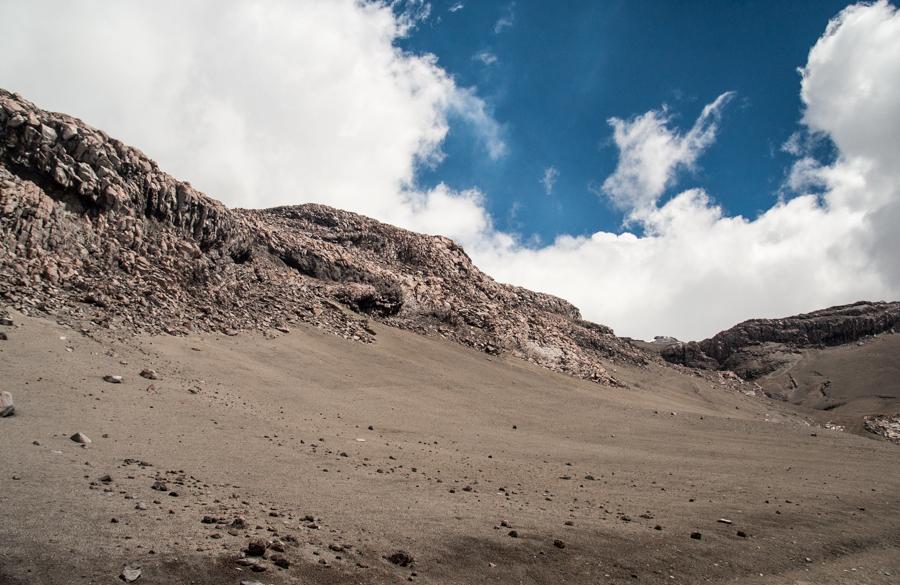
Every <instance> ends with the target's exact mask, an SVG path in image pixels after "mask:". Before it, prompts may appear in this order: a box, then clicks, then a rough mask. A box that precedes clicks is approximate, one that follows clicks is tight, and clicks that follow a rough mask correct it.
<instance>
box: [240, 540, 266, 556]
mask: <svg viewBox="0 0 900 585" xmlns="http://www.w3.org/2000/svg"><path fill="white" fill-rule="evenodd" d="M245 552H246V553H247V556H250V557H261V556H265V554H266V541H265V540H262V539H261V538H257V539H255V540H251V541H250V542H249V543H247V549H246V551H245Z"/></svg>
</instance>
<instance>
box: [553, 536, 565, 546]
mask: <svg viewBox="0 0 900 585" xmlns="http://www.w3.org/2000/svg"><path fill="white" fill-rule="evenodd" d="M553 546H555V547H556V548H566V543H564V542H563V541H561V540H559V539H558V538H557V539H556V540H554V541H553Z"/></svg>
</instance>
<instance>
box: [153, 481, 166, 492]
mask: <svg viewBox="0 0 900 585" xmlns="http://www.w3.org/2000/svg"><path fill="white" fill-rule="evenodd" d="M150 489H152V490H156V491H158V492H167V491H169V487H168V486H167V485H166V482H164V481H159V480H157V481H154V482H153V485H152V486H150Z"/></svg>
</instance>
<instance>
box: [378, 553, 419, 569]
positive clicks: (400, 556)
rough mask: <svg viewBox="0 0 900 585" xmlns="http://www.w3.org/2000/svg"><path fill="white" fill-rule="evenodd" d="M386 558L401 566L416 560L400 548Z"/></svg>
mask: <svg viewBox="0 0 900 585" xmlns="http://www.w3.org/2000/svg"><path fill="white" fill-rule="evenodd" d="M385 558H386V559H387V560H388V561H390V562H391V563H393V564H395V565H397V566H399V567H408V566H409V565H411V564H412V563H413V562H415V561H414V559H413V558H412V555H410V554H409V553H408V552H406V551H405V550H398V551H397V552H395V553H392V554H390V555H389V556H387V557H385Z"/></svg>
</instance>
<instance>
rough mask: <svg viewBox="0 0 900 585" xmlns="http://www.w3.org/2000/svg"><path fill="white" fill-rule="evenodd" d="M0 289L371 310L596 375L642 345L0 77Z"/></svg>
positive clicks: (260, 310) (279, 318)
mask: <svg viewBox="0 0 900 585" xmlns="http://www.w3.org/2000/svg"><path fill="white" fill-rule="evenodd" d="M0 303H2V304H8V305H12V306H15V307H18V308H19V309H24V310H26V311H39V312H47V313H53V314H55V315H56V316H57V318H58V319H59V320H61V321H66V322H71V323H73V324H81V325H82V326H83V327H85V328H87V329H90V328H91V327H97V326H100V327H107V328H112V329H126V330H129V331H145V332H153V333H158V332H166V333H170V334H184V333H187V332H191V331H221V332H226V333H235V332H237V331H239V330H241V329H269V328H284V327H286V326H287V325H289V324H291V323H297V322H305V323H311V324H314V325H316V326H318V327H321V328H323V329H325V330H328V331H330V332H333V333H336V334H339V335H342V336H344V337H346V338H348V339H354V340H358V341H362V342H367V341H372V340H373V333H372V331H371V329H370V328H369V327H368V325H367V320H368V319H377V320H379V321H383V322H385V323H387V324H390V325H393V326H397V327H402V328H405V329H410V330H414V331H418V332H421V333H426V334H435V335H441V336H444V337H447V338H449V339H452V340H455V341H457V342H460V343H463V344H466V345H468V346H471V347H474V348H478V349H481V350H484V351H487V352H491V353H501V352H508V353H511V354H513V355H516V356H518V357H521V358H524V359H526V360H529V361H531V362H533V363H536V364H539V365H542V366H544V367H547V368H550V369H553V370H557V371H560V372H565V373H569V374H573V375H576V376H578V377H581V378H585V379H590V380H595V381H598V382H601V383H606V384H617V383H618V382H617V381H616V380H615V378H614V377H613V376H612V375H611V374H610V372H609V371H608V370H607V366H608V365H609V364H610V363H616V362H620V363H622V362H626V363H630V364H643V363H646V360H647V357H646V354H644V353H643V352H642V351H641V350H639V349H637V348H635V347H634V346H632V345H631V344H630V343H628V342H627V341H625V340H622V339H619V338H617V337H616V336H615V335H614V334H613V332H612V330H610V329H609V328H607V327H604V326H602V325H597V324H594V323H589V322H587V321H583V320H582V319H581V317H580V314H579V312H578V310H577V309H576V308H575V307H574V306H572V305H571V304H569V303H568V302H566V301H564V300H562V299H559V298H556V297H553V296H550V295H546V294H541V293H535V292H532V291H529V290H525V289H522V288H519V287H513V286H508V285H504V284H500V283H497V282H495V281H494V280H492V279H491V278H489V277H488V276H486V275H485V274H483V273H482V272H481V271H479V270H478V269H477V268H476V267H475V266H474V265H473V264H472V262H471V260H470V259H469V257H468V256H467V255H466V254H465V252H464V251H463V250H462V249H461V248H460V247H459V246H458V245H456V244H455V243H453V242H452V241H451V240H449V239H447V238H442V237H432V236H425V235H421V234H416V233H412V232H409V231H406V230H401V229H398V228H395V227H392V226H389V225H386V224H382V223H380V222H377V221H375V220H372V219H368V218H365V217H362V216H359V215H356V214H353V213H348V212H344V211H339V210H336V209H332V208H329V207H326V206H322V205H311V204H310V205H300V206H293V207H282V208H275V209H267V210H238V209H228V208H226V207H225V206H224V205H222V204H221V203H219V202H218V201H216V200H214V199H211V198H209V197H207V196H205V195H204V194H202V193H200V192H198V191H197V190H196V189H194V188H192V187H191V185H190V184H188V183H185V182H182V181H178V180H177V179H174V178H173V177H171V176H169V175H168V174H166V173H164V172H162V171H161V170H160V169H159V167H158V166H157V165H156V163H155V162H153V161H152V160H150V159H149V158H147V157H146V156H145V155H144V154H143V153H141V152H140V151H139V150H137V149H135V148H132V147H129V146H126V145H124V144H122V143H121V142H119V141H118V140H115V139H112V138H110V137H109V136H107V135H106V134H105V133H103V132H101V131H99V130H96V129H94V128H91V127H89V126H87V125H86V124H84V123H82V122H81V121H80V120H77V119H75V118H72V117H70V116H66V115H63V114H56V113H50V112H46V111H43V110H40V109H39V108H37V107H35V106H34V105H33V104H31V103H30V102H28V101H26V100H24V99H22V98H21V97H19V96H17V95H14V94H11V93H9V92H6V91H3V90H0Z"/></svg>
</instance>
